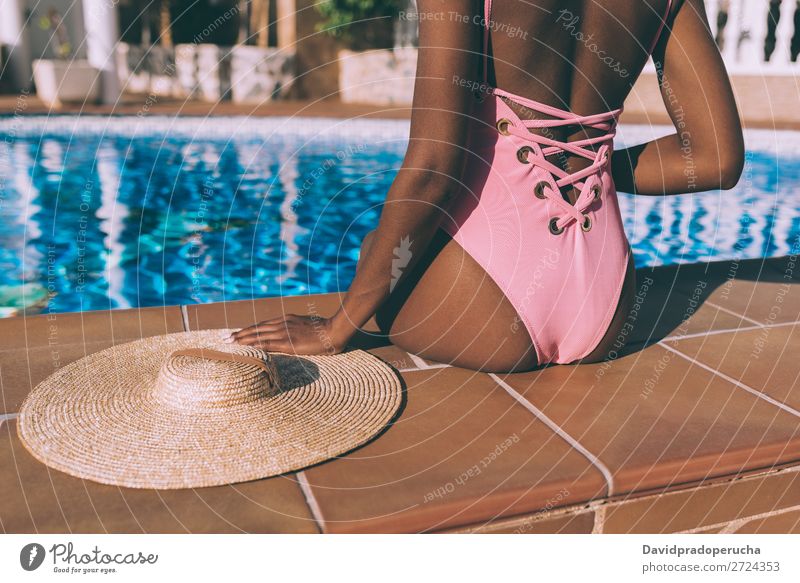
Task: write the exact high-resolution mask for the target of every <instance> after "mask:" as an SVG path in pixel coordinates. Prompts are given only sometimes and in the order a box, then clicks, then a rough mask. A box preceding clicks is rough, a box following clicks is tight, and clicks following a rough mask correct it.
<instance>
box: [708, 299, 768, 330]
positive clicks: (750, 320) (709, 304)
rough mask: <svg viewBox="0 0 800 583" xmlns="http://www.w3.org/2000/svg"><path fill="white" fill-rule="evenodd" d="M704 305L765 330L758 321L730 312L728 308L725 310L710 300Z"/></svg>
mask: <svg viewBox="0 0 800 583" xmlns="http://www.w3.org/2000/svg"><path fill="white" fill-rule="evenodd" d="M703 303H704V304H706V305H707V306H711V307H712V308H716V309H718V310H720V311H722V312H726V313H728V314H730V315H731V316H736V317H737V318H740V319H742V320H747V321H748V322H750V323H751V324H755V325H756V326H758V327H759V328H763V327H764V325H763V324H762V323H761V322H759V321H758V320H753V318H748V317H747V316H745V315H744V314H737V313H736V312H734V311H733V310H729V309H728V308H723V307H722V306H720V305H719V304H715V303H714V302H709V301H708V300H706V301H705V302H703Z"/></svg>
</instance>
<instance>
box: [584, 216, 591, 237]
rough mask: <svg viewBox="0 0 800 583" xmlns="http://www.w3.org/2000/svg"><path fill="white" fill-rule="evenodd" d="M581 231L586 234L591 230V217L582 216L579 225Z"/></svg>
mask: <svg viewBox="0 0 800 583" xmlns="http://www.w3.org/2000/svg"><path fill="white" fill-rule="evenodd" d="M581 229H583V232H584V233H588V232H589V231H591V230H592V217H590V216H589V215H583V222H582V223H581Z"/></svg>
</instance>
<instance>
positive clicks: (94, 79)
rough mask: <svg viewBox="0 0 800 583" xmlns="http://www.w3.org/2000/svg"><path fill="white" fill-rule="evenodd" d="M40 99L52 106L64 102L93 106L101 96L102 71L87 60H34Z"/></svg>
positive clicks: (35, 77) (34, 74)
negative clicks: (90, 104) (91, 104)
mask: <svg viewBox="0 0 800 583" xmlns="http://www.w3.org/2000/svg"><path fill="white" fill-rule="evenodd" d="M33 80H34V83H36V96H37V97H38V98H39V99H41V100H42V101H43V102H44V103H45V104H47V105H48V106H51V107H58V106H59V105H61V104H62V103H87V102H89V103H92V102H95V101H97V99H98V98H99V96H100V71H98V70H97V69H95V68H94V67H92V66H91V65H90V64H89V61H85V60H74V61H67V60H56V59H36V60H35V61H33Z"/></svg>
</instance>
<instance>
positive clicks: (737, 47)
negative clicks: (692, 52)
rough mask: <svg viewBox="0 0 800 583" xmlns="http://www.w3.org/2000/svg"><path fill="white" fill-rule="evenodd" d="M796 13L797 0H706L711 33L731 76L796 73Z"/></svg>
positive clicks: (798, 5) (799, 6) (798, 8)
mask: <svg viewBox="0 0 800 583" xmlns="http://www.w3.org/2000/svg"><path fill="white" fill-rule="evenodd" d="M798 10H800V1H799V0H706V11H707V12H708V20H709V23H710V24H711V32H712V34H713V35H714V38H716V39H717V43H718V44H719V45H720V49H721V51H722V56H723V58H724V59H725V64H726V65H727V66H728V70H729V71H730V72H731V73H733V74H736V73H739V74H773V75H786V74H789V75H791V74H794V73H795V72H797V70H798V66H799V65H800V64H798V63H797V62H795V61H793V60H792V58H793V57H794V58H795V59H796V58H797V55H796V51H797V47H795V49H794V51H793V50H792V44H793V43H792V40H793V38H794V37H795V35H796V34H797V32H796V31H795V25H794V21H795V13H796V12H797V11H798ZM798 41H800V37H798V40H795V44H798ZM793 52H794V53H795V54H792V53H793Z"/></svg>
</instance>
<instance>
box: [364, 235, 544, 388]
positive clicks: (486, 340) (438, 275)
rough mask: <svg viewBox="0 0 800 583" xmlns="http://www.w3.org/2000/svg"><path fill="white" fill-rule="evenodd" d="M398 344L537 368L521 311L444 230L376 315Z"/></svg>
mask: <svg viewBox="0 0 800 583" xmlns="http://www.w3.org/2000/svg"><path fill="white" fill-rule="evenodd" d="M377 320H378V324H379V325H380V326H381V329H382V330H383V331H384V332H385V333H387V334H388V335H389V337H390V339H391V340H392V342H393V343H394V344H396V345H397V346H399V347H400V348H402V349H404V350H407V351H409V352H412V353H414V354H418V355H420V356H422V357H424V358H428V359H431V360H435V361H437V362H445V363H449V364H453V365H456V366H461V367H465V368H471V369H474V370H484V371H493V372H508V371H521V370H529V369H531V368H533V367H535V366H536V364H537V363H536V353H535V350H534V348H533V344H532V342H531V339H530V336H529V335H528V332H527V330H526V329H525V327H524V325H523V324H522V322H521V321H520V319H519V317H518V315H517V312H516V310H515V309H514V307H513V306H512V305H511V303H510V302H509V300H508V298H506V296H505V295H504V294H503V292H502V291H501V290H500V288H499V287H498V286H497V284H496V283H495V282H494V281H493V280H492V279H491V278H490V277H489V276H488V275H487V273H486V272H485V271H484V270H483V268H482V267H481V266H480V265H479V264H478V263H477V262H476V261H475V260H474V259H473V258H472V257H470V256H469V254H467V253H466V252H465V251H464V250H463V249H462V248H461V247H460V246H459V245H458V243H456V242H455V241H453V240H452V239H451V238H450V237H449V236H448V235H447V234H446V233H444V232H443V231H441V230H440V231H438V232H437V234H436V236H435V238H434V241H433V242H432V244H431V245H430V248H429V249H428V250H426V253H425V255H424V256H423V257H422V258H420V261H419V262H418V263H417V264H416V266H415V268H414V270H413V272H411V273H409V274H408V276H407V277H406V278H404V279H403V280H401V282H400V284H399V285H398V286H397V288H395V290H394V291H393V293H392V295H391V297H390V298H389V301H387V302H386V304H385V306H384V307H382V308H381V310H379V312H378V314H377Z"/></svg>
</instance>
